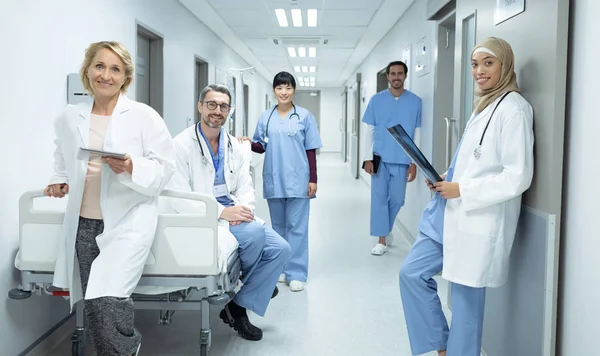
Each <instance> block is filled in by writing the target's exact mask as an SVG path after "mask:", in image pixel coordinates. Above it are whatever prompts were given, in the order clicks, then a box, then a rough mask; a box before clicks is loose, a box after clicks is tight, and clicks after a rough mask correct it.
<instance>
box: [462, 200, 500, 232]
mask: <svg viewBox="0 0 600 356" xmlns="http://www.w3.org/2000/svg"><path fill="white" fill-rule="evenodd" d="M501 208H502V207H501V206H500V205H492V206H489V207H487V208H483V209H476V210H470V211H465V209H464V208H463V207H462V206H461V207H460V208H459V210H458V231H459V232H463V233H467V234H469V235H473V236H482V237H495V236H498V235H499V234H500V227H501V226H502V221H501V220H502V216H503V215H502V214H500V209H501Z"/></svg>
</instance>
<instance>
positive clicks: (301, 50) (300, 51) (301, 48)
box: [298, 47, 306, 57]
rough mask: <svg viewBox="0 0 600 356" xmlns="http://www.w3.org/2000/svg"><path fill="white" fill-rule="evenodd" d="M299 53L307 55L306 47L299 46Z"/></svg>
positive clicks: (303, 55) (301, 55)
mask: <svg viewBox="0 0 600 356" xmlns="http://www.w3.org/2000/svg"><path fill="white" fill-rule="evenodd" d="M298 55H299V56H300V57H306V48H304V47H299V48H298Z"/></svg>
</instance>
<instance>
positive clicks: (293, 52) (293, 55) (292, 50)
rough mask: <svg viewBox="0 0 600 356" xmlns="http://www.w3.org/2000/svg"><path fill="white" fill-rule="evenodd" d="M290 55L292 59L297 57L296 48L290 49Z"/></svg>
mask: <svg viewBox="0 0 600 356" xmlns="http://www.w3.org/2000/svg"><path fill="white" fill-rule="evenodd" d="M288 54H289V55H290V57H296V49H295V48H294V47H288Z"/></svg>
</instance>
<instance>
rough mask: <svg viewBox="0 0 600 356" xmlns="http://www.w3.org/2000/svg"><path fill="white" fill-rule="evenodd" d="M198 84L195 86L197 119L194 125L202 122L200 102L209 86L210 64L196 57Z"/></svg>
mask: <svg viewBox="0 0 600 356" xmlns="http://www.w3.org/2000/svg"><path fill="white" fill-rule="evenodd" d="M195 61H196V73H195V78H196V83H195V84H194V98H195V99H194V112H195V119H194V124H196V123H198V121H199V120H200V113H199V112H198V101H199V100H200V93H201V92H202V90H204V88H205V87H206V86H207V85H208V63H206V62H205V61H203V60H202V59H200V58H198V57H196V59H195Z"/></svg>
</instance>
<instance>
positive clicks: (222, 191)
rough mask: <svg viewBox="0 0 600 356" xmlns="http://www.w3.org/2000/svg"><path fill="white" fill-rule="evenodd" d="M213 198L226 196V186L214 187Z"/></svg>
mask: <svg viewBox="0 0 600 356" xmlns="http://www.w3.org/2000/svg"><path fill="white" fill-rule="evenodd" d="M213 189H214V193H215V198H220V197H225V196H227V195H228V194H227V193H228V192H227V184H219V185H215V186H214V188H213Z"/></svg>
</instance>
